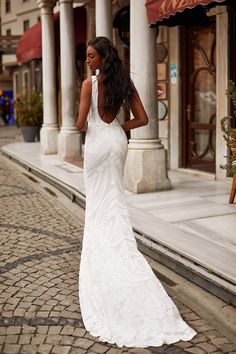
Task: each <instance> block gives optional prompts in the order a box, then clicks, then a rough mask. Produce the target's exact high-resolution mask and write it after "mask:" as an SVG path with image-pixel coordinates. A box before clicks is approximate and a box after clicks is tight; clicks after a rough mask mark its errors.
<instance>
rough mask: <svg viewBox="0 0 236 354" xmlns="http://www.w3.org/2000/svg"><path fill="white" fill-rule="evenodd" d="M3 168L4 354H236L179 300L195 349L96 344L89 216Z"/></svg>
mask: <svg viewBox="0 0 236 354" xmlns="http://www.w3.org/2000/svg"><path fill="white" fill-rule="evenodd" d="M3 140H4V144H5V143H6V142H7V140H8V141H9V142H10V140H11V138H9V139H7V138H6V139H2V141H3ZM0 166H1V167H0V169H1V174H0V220H1V222H0V228H1V233H0V235H1V237H0V245H1V246H0V247H1V254H0V309H1V318H0V353H2V354H14V353H15V354H34V353H41V354H48V353H53V354H99V353H101V354H103V353H106V354H123V353H127V354H128V353H133V354H151V353H176V354H177V353H196V354H201V353H230V354H235V353H236V344H235V343H233V340H232V337H231V338H230V336H227V334H226V333H225V331H222V332H221V331H220V330H219V328H216V326H215V325H214V321H212V319H211V316H209V318H206V317H207V316H205V317H204V318H203V317H202V315H201V314H200V313H198V312H196V311H194V310H193V309H192V308H190V307H189V304H188V306H187V305H186V303H184V302H182V300H181V299H178V298H177V297H176V296H174V297H173V294H170V295H171V296H172V298H173V301H174V302H175V303H176V305H177V307H178V309H179V310H180V313H181V315H182V316H183V318H184V319H185V320H186V321H187V322H188V323H189V325H190V326H192V327H193V328H194V329H195V330H196V331H197V332H198V335H197V336H196V337H195V338H193V340H192V341H191V342H178V343H175V344H173V345H170V346H167V345H163V346H162V347H159V348H152V347H149V348H145V349H139V348H117V347H116V346H114V345H110V344H106V343H101V342H99V341H98V340H96V339H95V338H94V337H92V336H90V335H89V334H88V333H87V332H86V330H85V329H84V326H83V322H82V318H81V314H80V307H79V298H78V277H79V263H80V254H81V247H82V235H83V211H82V210H81V209H80V208H79V207H78V206H75V205H72V206H69V204H72V203H71V202H70V201H69V200H66V197H62V196H61V194H60V193H59V192H58V191H56V190H55V189H54V188H53V187H51V186H49V185H47V184H46V183H45V182H42V181H41V180H40V179H39V178H37V177H35V176H32V175H31V174H30V172H27V171H26V170H25V169H23V168H22V167H20V166H18V165H17V164H15V163H13V162H12V161H10V160H8V159H7V158H6V157H4V156H0ZM72 209H73V210H72ZM76 213H78V217H76ZM163 285H164V286H165V283H164V284H163ZM167 291H168V287H167Z"/></svg>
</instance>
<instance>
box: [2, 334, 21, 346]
mask: <svg viewBox="0 0 236 354" xmlns="http://www.w3.org/2000/svg"><path fill="white" fill-rule="evenodd" d="M18 340H19V336H18V335H16V334H9V335H6V339H5V342H6V343H12V344H16V343H18Z"/></svg>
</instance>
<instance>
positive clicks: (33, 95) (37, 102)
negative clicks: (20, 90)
mask: <svg viewBox="0 0 236 354" xmlns="http://www.w3.org/2000/svg"><path fill="white" fill-rule="evenodd" d="M15 108H16V122H17V124H18V125H19V126H21V127H24V126H31V127H32V126H36V125H42V123H43V99H42V94H41V92H39V91H36V90H35V91H32V92H26V93H24V94H21V95H20V96H18V98H17V99H16V101H15Z"/></svg>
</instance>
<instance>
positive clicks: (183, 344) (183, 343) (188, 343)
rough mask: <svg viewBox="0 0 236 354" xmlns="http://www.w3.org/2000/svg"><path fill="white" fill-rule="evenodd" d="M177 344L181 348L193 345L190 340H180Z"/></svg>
mask: <svg viewBox="0 0 236 354" xmlns="http://www.w3.org/2000/svg"><path fill="white" fill-rule="evenodd" d="M175 345H176V346H177V347H180V348H183V349H184V348H189V347H192V343H190V342H182V341H181V342H178V343H175Z"/></svg>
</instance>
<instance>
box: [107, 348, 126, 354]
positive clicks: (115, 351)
mask: <svg viewBox="0 0 236 354" xmlns="http://www.w3.org/2000/svg"><path fill="white" fill-rule="evenodd" d="M122 352H123V350H122V349H116V348H111V349H109V350H108V352H107V353H106V354H121V353H122Z"/></svg>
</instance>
